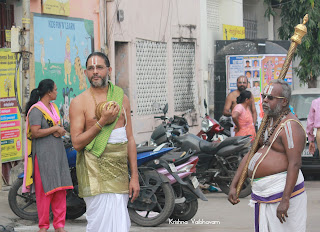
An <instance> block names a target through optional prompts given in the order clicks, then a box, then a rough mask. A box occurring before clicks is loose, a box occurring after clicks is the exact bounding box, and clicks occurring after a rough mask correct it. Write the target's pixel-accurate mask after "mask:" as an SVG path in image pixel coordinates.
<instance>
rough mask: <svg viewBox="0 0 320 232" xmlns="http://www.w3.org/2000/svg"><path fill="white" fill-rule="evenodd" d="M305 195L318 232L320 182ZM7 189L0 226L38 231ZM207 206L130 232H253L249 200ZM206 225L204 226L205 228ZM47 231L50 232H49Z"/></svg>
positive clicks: (214, 196) (81, 229) (78, 231)
mask: <svg viewBox="0 0 320 232" xmlns="http://www.w3.org/2000/svg"><path fill="white" fill-rule="evenodd" d="M306 189H307V194H308V226H307V231H308V232H318V231H319V227H320V220H319V212H320V197H319V192H320V181H306ZM7 194H8V187H4V188H3V191H2V192H0V224H2V225H8V224H10V225H13V226H14V227H15V230H16V231H21V232H22V231H25V232H35V231H37V229H38V227H37V224H36V223H35V222H31V221H26V220H21V219H19V218H18V217H17V216H15V215H14V214H13V213H12V211H11V210H10V208H9V205H8V200H7ZM206 197H207V198H208V199H209V201H208V202H203V201H199V210H198V213H197V214H196V216H195V218H194V219H195V220H194V221H189V222H188V224H170V223H169V221H167V222H166V223H164V224H162V225H160V226H158V227H155V228H143V227H140V226H137V225H135V224H133V225H132V227H131V230H130V231H132V232H134V231H150V232H152V231H168V230H174V231H175V232H183V231H195V232H200V231H219V232H233V231H253V209H252V208H250V207H249V206H248V201H249V198H248V197H247V198H245V199H242V200H241V202H240V203H239V204H238V205H236V206H232V205H231V204H229V203H228V202H227V198H226V195H225V194H223V193H208V194H206ZM206 223H207V224H206ZM85 226H86V220H85V217H84V216H82V217H81V218H79V219H77V220H73V221H67V223H66V230H67V231H68V232H85ZM49 231H51V232H52V231H54V230H53V228H52V224H51V228H50V229H49Z"/></svg>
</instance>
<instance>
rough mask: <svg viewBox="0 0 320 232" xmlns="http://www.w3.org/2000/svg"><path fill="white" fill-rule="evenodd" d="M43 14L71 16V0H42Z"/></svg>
mask: <svg viewBox="0 0 320 232" xmlns="http://www.w3.org/2000/svg"><path fill="white" fill-rule="evenodd" d="M42 12H43V13H45V14H53V15H64V16H69V15H70V0H42Z"/></svg>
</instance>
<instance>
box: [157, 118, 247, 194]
mask: <svg viewBox="0 0 320 232" xmlns="http://www.w3.org/2000/svg"><path fill="white" fill-rule="evenodd" d="M170 126H172V124H171V125H169V124H165V123H162V124H161V125H159V126H158V127H156V129H155V130H154V131H153V133H152V135H151V141H152V142H151V143H155V144H159V143H164V142H168V143H169V144H171V146H174V147H178V148H181V150H182V151H188V150H189V149H191V150H194V151H196V153H195V155H197V156H198V157H199V162H198V164H197V173H196V176H197V177H198V179H199V181H200V183H201V184H203V185H205V184H209V185H211V183H216V184H217V185H218V186H219V188H220V189H221V190H222V192H224V193H225V194H228V193H229V186H230V184H231V182H232V179H233V177H234V175H235V172H236V170H237V168H238V166H239V164H240V161H241V160H242V158H243V156H244V155H245V154H246V153H247V152H248V151H249V150H250V146H251V138H250V137H249V136H236V137H229V138H228V137H227V138H225V139H224V140H223V141H222V142H219V143H212V142H208V141H205V140H203V139H201V138H199V137H198V136H196V135H193V134H183V135H181V134H180V132H179V131H176V130H174V129H170ZM250 193H251V185H250V180H249V179H247V180H246V181H245V183H244V185H243V189H242V190H241V192H240V197H246V196H248V195H249V194H250Z"/></svg>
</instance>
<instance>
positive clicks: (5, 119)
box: [0, 49, 22, 163]
mask: <svg viewBox="0 0 320 232" xmlns="http://www.w3.org/2000/svg"><path fill="white" fill-rule="evenodd" d="M15 68H16V58H15V54H14V53H11V51H10V49H0V115H1V116H0V117H1V160H2V163H5V162H9V161H14V160H20V159H21V158H22V147H21V145H22V139H21V138H22V136H21V115H20V112H19V109H18V102H17V99H16V94H18V98H19V101H20V102H21V96H20V80H19V72H17V83H16V85H17V89H16V90H15V89H14V81H15Z"/></svg>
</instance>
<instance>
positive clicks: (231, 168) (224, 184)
mask: <svg viewBox="0 0 320 232" xmlns="http://www.w3.org/2000/svg"><path fill="white" fill-rule="evenodd" d="M225 160H226V164H225V167H226V168H227V169H228V173H225V172H224V171H221V173H220V174H219V176H222V177H223V176H225V177H231V178H230V180H223V179H219V178H217V180H216V183H217V184H218V186H219V188H220V189H221V191H222V192H223V193H225V194H227V195H228V194H229V191H230V184H231V182H232V179H233V177H234V175H235V173H236V171H237V169H238V166H239V164H240V161H239V158H238V156H230V157H227V158H225ZM222 170H223V169H222ZM230 175H231V176H230ZM250 194H251V184H250V179H249V178H247V179H246V180H245V181H244V183H243V186H242V189H241V191H240V194H239V198H244V197H247V196H249V195H250Z"/></svg>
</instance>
